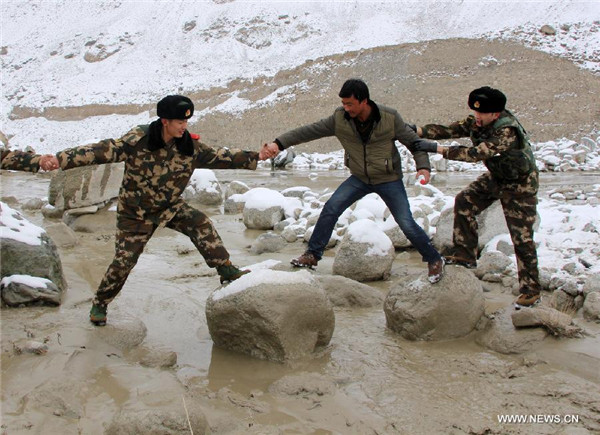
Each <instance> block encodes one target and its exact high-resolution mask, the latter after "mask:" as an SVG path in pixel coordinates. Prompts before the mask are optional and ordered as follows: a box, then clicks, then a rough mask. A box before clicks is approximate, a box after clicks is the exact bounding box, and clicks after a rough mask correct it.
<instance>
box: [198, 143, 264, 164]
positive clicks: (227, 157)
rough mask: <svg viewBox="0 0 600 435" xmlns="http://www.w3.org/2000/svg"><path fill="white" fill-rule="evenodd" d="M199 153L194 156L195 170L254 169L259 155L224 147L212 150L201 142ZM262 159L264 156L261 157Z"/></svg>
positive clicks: (254, 152) (259, 157)
mask: <svg viewBox="0 0 600 435" xmlns="http://www.w3.org/2000/svg"><path fill="white" fill-rule="evenodd" d="M198 144H199V145H200V152H199V153H198V155H197V156H196V161H195V167H196V168H209V169H256V164H257V162H258V160H266V159H263V158H261V154H260V153H259V152H256V151H245V150H240V149H229V148H226V147H222V148H212V147H210V146H208V145H206V144H204V143H202V142H198ZM262 157H264V155H262Z"/></svg>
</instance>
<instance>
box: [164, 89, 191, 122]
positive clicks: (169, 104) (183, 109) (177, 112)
mask: <svg viewBox="0 0 600 435" xmlns="http://www.w3.org/2000/svg"><path fill="white" fill-rule="evenodd" d="M156 114H157V115H158V117H159V118H163V119H189V118H191V117H192V115H193V114H194V103H192V100H190V99H189V98H188V97H184V96H183V95H167V96H166V97H165V98H163V99H162V100H160V101H159V102H158V104H157V105H156Z"/></svg>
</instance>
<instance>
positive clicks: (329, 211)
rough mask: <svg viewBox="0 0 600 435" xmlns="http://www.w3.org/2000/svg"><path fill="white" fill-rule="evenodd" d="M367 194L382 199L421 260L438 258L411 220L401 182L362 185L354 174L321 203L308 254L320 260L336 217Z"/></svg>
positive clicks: (438, 255) (428, 260) (425, 237)
mask: <svg viewBox="0 0 600 435" xmlns="http://www.w3.org/2000/svg"><path fill="white" fill-rule="evenodd" d="M369 193H376V194H378V195H379V196H380V197H381V199H383V201H384V202H385V204H386V205H387V207H388V208H389V210H390V212H391V214H392V216H394V219H395V220H396V222H397V223H398V225H399V226H400V229H401V230H402V232H404V234H405V235H406V238H407V239H408V240H410V242H411V243H412V245H413V246H414V247H415V248H416V249H417V250H418V251H419V253H420V254H421V256H422V257H423V261H426V262H427V263H431V262H433V261H436V260H439V259H440V258H441V255H440V253H439V252H438V251H437V250H436V249H435V248H434V247H433V245H432V244H431V241H430V240H429V236H428V235H427V234H426V233H425V231H423V229H422V228H421V227H420V226H419V224H417V223H416V222H415V220H414V219H413V217H412V213H411V211H410V204H409V202H408V197H407V195H406V189H404V184H402V179H400V180H397V181H390V182H389V183H381V184H366V183H363V182H362V181H360V180H359V179H358V178H357V177H355V176H354V175H351V176H350V178H348V179H347V180H346V181H344V182H343V183H342V184H340V186H339V187H338V188H337V189H336V190H335V192H334V193H333V195H332V196H331V198H330V199H329V201H327V202H326V203H325V206H324V207H323V210H322V211H321V215H320V216H319V220H318V221H317V224H316V225H315V229H314V230H313V233H312V236H311V238H310V241H309V242H308V251H309V252H311V253H312V254H313V255H314V256H315V257H316V258H317V259H319V260H320V259H321V257H322V256H323V251H324V250H325V246H327V243H328V242H329V239H330V238H331V233H332V231H333V228H334V226H335V224H336V222H337V220H338V218H339V217H340V215H341V214H342V213H343V212H344V210H346V209H347V208H348V207H350V206H351V205H352V204H354V203H355V202H356V201H358V200H359V199H361V198H362V197H364V196H366V195H368V194H369Z"/></svg>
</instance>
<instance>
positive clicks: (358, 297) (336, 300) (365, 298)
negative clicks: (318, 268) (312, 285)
mask: <svg viewBox="0 0 600 435" xmlns="http://www.w3.org/2000/svg"><path fill="white" fill-rule="evenodd" d="M317 279H318V281H319V282H320V283H321V285H322V286H323V288H324V289H325V293H327V296H328V297H329V300H330V301H331V303H332V304H333V305H334V306H336V307H380V306H382V304H383V299H384V296H383V294H382V293H381V292H380V291H379V290H377V289H374V288H373V287H371V286H368V285H366V284H363V283H360V282H358V281H354V280H353V279H350V278H346V277H344V276H339V275H318V276H317Z"/></svg>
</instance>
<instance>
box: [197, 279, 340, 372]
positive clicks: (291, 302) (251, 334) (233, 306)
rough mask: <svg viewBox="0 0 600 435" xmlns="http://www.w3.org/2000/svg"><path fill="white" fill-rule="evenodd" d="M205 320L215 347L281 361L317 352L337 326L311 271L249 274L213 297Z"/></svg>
mask: <svg viewBox="0 0 600 435" xmlns="http://www.w3.org/2000/svg"><path fill="white" fill-rule="evenodd" d="M206 319H207V323H208V330H209V332H210V335H211V337H212V339H213V342H214V344H215V345H216V346H218V347H222V348H226V349H229V350H233V351H236V352H241V353H245V354H248V355H251V356H253V357H256V358H261V359H266V360H272V361H278V362H283V361H288V360H294V359H298V358H302V357H306V356H313V355H315V354H317V353H318V352H319V351H321V350H322V349H324V348H325V347H326V346H327V345H328V344H329V341H330V340H331V336H332V334H333V329H334V327H335V317H334V313H333V307H332V305H331V302H329V299H328V298H327V295H326V294H325V292H324V290H323V288H322V287H321V285H320V284H319V283H318V282H317V281H316V280H315V279H314V278H313V276H312V275H311V274H310V272H308V271H306V270H302V271H299V272H284V271H274V270H260V271H255V272H251V273H249V274H247V275H244V276H242V277H241V278H239V279H238V280H236V281H234V282H232V283H231V284H229V285H228V286H226V287H221V288H219V289H217V290H216V291H214V292H213V293H212V294H211V295H210V296H209V298H208V300H207V302H206Z"/></svg>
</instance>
